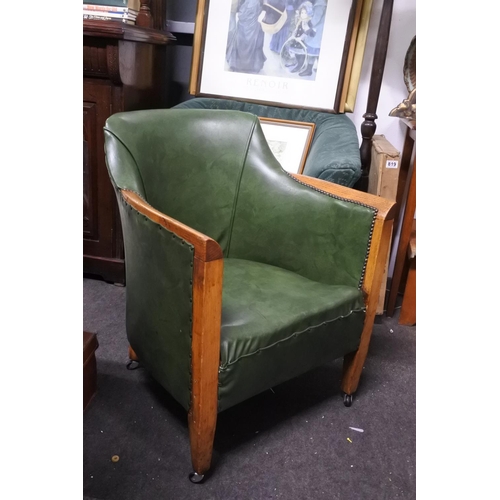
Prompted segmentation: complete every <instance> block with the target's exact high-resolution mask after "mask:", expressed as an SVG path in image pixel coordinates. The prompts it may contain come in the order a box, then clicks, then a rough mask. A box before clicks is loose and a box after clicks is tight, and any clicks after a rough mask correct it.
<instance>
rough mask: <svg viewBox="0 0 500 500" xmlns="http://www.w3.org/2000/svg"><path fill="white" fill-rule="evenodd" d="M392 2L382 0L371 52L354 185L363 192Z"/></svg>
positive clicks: (366, 177)
mask: <svg viewBox="0 0 500 500" xmlns="http://www.w3.org/2000/svg"><path fill="white" fill-rule="evenodd" d="M393 3H394V0H384V4H383V5H382V13H381V14H380V23H379V27H378V34H377V42H376V43H377V44H376V46H375V52H374V54H373V63H372V73H371V78H370V87H369V89H368V102H367V104H366V113H365V114H364V115H363V118H364V119H365V121H364V122H363V123H362V124H361V137H362V138H363V141H362V143H361V147H360V155H361V178H360V179H359V181H358V182H357V183H356V185H355V186H354V187H355V189H358V190H360V191H364V192H367V191H368V175H369V173H370V163H371V160H372V137H373V135H374V134H375V130H376V128H377V124H376V123H375V120H376V119H377V118H378V117H377V106H378V99H379V96H380V87H381V86H382V77H383V76H384V67H385V59H386V56H387V45H388V43H389V33H390V31H391V20H392V6H393Z"/></svg>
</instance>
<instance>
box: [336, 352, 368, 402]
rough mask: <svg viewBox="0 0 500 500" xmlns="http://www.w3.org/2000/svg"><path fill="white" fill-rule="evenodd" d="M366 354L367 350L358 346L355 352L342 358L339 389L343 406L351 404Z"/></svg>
mask: <svg viewBox="0 0 500 500" xmlns="http://www.w3.org/2000/svg"><path fill="white" fill-rule="evenodd" d="M367 354H368V349H367V348H363V346H360V348H359V349H358V350H357V351H355V352H351V353H349V354H346V355H345V356H344V364H343V370H342V383H341V387H342V391H343V392H344V404H345V406H351V404H352V395H353V394H354V393H355V392H356V390H357V388H358V384H359V379H360V378H361V372H362V371H363V366H364V364H365V360H366V356H367ZM346 396H347V397H346Z"/></svg>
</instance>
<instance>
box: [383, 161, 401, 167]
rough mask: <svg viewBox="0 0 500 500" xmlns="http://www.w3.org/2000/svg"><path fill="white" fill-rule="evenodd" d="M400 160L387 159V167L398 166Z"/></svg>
mask: <svg viewBox="0 0 500 500" xmlns="http://www.w3.org/2000/svg"><path fill="white" fill-rule="evenodd" d="M398 164H399V162H398V161H397V160H387V161H386V163H385V168H398Z"/></svg>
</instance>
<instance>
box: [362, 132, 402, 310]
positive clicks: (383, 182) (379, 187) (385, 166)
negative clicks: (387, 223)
mask: <svg viewBox="0 0 500 500" xmlns="http://www.w3.org/2000/svg"><path fill="white" fill-rule="evenodd" d="M400 167H401V161H400V153H399V151H398V150H397V149H396V148H395V147H394V146H393V145H392V144H391V143H390V142H389V141H388V140H387V139H386V137H385V136H384V135H374V136H373V139H372V160H371V164H370V174H369V176H368V192H369V193H371V194H376V195H377V196H382V197H383V198H387V199H388V200H391V201H396V196H397V191H398V179H399V171H400ZM389 257H390V253H389V255H388V256H387V262H386V265H385V270H384V275H383V277H382V286H381V289H380V295H379V301H378V306H377V313H376V314H383V313H384V304H385V296H386V293H387V273H388V270H389Z"/></svg>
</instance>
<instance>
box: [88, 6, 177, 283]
mask: <svg viewBox="0 0 500 500" xmlns="http://www.w3.org/2000/svg"><path fill="white" fill-rule="evenodd" d="M162 5H163V6H165V2H164V1H163V0H160V1H159V2H153V3H152V5H151V10H152V11H153V13H156V9H158V6H162ZM155 22H156V21H155ZM162 22H163V20H162ZM173 40H175V37H173V36H172V35H171V34H170V33H167V32H165V31H159V30H156V29H152V28H143V27H140V26H134V25H128V24H126V23H118V22H115V21H96V20H93V21H91V20H84V21H83V272H84V273H88V274H90V275H97V276H100V277H101V278H103V279H104V280H106V281H109V282H113V283H125V261H124V250H123V238H122V234H121V225H120V220H119V215H118V207H117V204H116V197H115V193H114V191H113V187H112V185H111V182H110V180H109V175H108V172H107V169H106V164H105V160H104V133H103V127H104V123H105V121H106V119H107V118H108V117H109V116H110V115H112V114H114V113H118V112H121V111H132V110H137V109H152V108H164V107H167V93H168V71H167V67H166V66H167V64H166V61H167V57H166V46H167V45H168V44H169V43H171V42H172V41H173Z"/></svg>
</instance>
